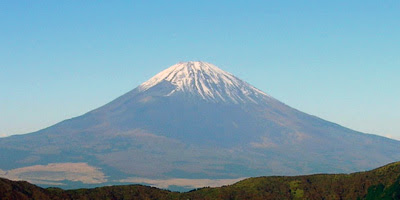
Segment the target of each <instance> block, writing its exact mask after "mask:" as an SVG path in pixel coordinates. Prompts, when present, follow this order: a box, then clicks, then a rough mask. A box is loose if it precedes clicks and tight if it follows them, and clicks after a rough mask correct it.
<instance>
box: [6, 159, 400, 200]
mask: <svg viewBox="0 0 400 200" xmlns="http://www.w3.org/2000/svg"><path fill="white" fill-rule="evenodd" d="M0 199H4V200H6V199H40V200H46V199H56V200H57V199H82V200H86V199H110V200H111V199H115V200H116V199H295V200H297V199H360V200H364V199H365V200H371V199H384V200H386V199H400V162H397V163H392V164H389V165H386V166H383V167H380V168H378V169H375V170H372V171H367V172H359V173H353V174H331V175H329V174H316V175H310V176H295V177H283V176H273V177H258V178H249V179H246V180H243V181H240V182H238V183H235V184H233V185H230V186H223V187H218V188H209V187H207V188H201V189H196V190H192V191H190V192H186V193H178V192H171V191H168V190H162V189H158V188H154V187H148V186H141V185H128V186H109V187H100V188H94V189H78V190H62V189H58V188H47V189H43V188H40V187H37V186H35V185H32V184H29V183H27V182H23V181H10V180H6V179H0Z"/></svg>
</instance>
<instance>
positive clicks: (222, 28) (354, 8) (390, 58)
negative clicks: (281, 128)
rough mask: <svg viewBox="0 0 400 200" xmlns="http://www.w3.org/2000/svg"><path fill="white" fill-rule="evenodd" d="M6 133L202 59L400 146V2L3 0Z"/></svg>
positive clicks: (1, 70)
mask: <svg viewBox="0 0 400 200" xmlns="http://www.w3.org/2000/svg"><path fill="white" fill-rule="evenodd" d="M0 27H1V28H0V36H1V37H0V136H6V135H12V134H21V133H28V132H31V131H35V130H39V129H41V128H45V127H47V126H50V125H52V124H54V123H57V122H59V121H62V120H64V119H67V118H71V117H75V116H79V115H81V114H83V113H85V112H87V111H90V110H92V109H94V108H97V107H99V106H101V105H104V104H105V103H107V102H109V101H111V100H113V99H115V98H116V97H118V96H120V95H122V94H124V93H125V92H128V91H129V90H131V89H133V88H135V87H136V86H138V85H139V84H140V83H142V82H144V81H145V80H147V79H149V78H150V77H151V76H153V75H155V74H156V73H158V72H159V71H161V70H163V69H164V68H167V67H169V66H170V65H173V64H175V63H177V62H179V61H189V60H202V61H207V62H211V63H213V64H215V65H217V66H219V67H220V68H222V69H223V70H226V71H228V72H231V73H233V74H235V75H236V76H238V77H239V78H241V79H244V80H246V81H247V82H249V83H251V84H252V85H254V86H256V87H257V88H259V89H261V90H263V91H265V92H267V93H268V94H270V95H272V96H274V97H275V98H277V99H279V100H281V101H283V102H284V103H286V104H288V105H290V106H292V107H295V108H297V109H299V110H302V111H304V112H307V113H309V114H313V115H316V116H319V117H321V118H324V119H327V120H329V121H333V122H336V123H339V124H341V125H344V126H347V127H349V128H352V129H355V130H359V131H363V132H367V133H375V134H379V135H384V136H390V137H394V138H397V139H400V123H399V122H400V89H399V86H400V78H399V76H400V1H398V0H392V1H390V0H388V1H312V0H311V1H300V0H299V1H251V2H248V1H151V2H150V1H108V2H106V1H97V2H95V1H7V0H3V1H0Z"/></svg>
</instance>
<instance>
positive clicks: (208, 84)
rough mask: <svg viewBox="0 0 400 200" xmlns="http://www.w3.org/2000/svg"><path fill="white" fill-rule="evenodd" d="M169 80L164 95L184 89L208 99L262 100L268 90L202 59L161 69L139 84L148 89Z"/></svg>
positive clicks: (229, 100) (185, 91)
mask: <svg viewBox="0 0 400 200" xmlns="http://www.w3.org/2000/svg"><path fill="white" fill-rule="evenodd" d="M163 82H168V83H170V84H172V85H173V86H174V87H171V90H167V91H166V92H165V91H164V93H165V94H163V95H164V96H172V95H176V94H179V93H182V92H183V93H185V94H186V95H187V94H190V95H193V96H198V97H201V98H202V99H204V100H206V101H212V102H229V103H234V104H239V103H248V102H253V103H260V102H259V101H260V99H264V98H266V97H268V95H267V94H265V93H264V92H262V91H261V90H258V89H257V88H255V87H253V86H251V85H250V84H248V83H246V82H245V81H242V80H240V79H238V78H236V77H235V76H233V75H232V74H230V73H228V72H225V71H223V70H221V69H220V68H218V67H216V66H215V65H213V64H210V63H207V62H201V61H196V62H194V61H190V62H180V63H178V64H175V65H173V66H171V67H169V68H168V69H166V70H164V71H162V72H160V73H158V74H157V75H155V76H154V77H152V78H151V79H149V80H148V81H146V82H144V83H143V84H141V85H140V86H139V89H140V91H142V92H143V91H146V90H148V89H150V88H152V87H154V86H156V85H158V84H160V83H163Z"/></svg>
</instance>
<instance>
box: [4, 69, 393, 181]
mask: <svg viewBox="0 0 400 200" xmlns="http://www.w3.org/2000/svg"><path fill="white" fill-rule="evenodd" d="M399 149H400V141H396V140H391V139H388V138H385V137H381V136H377V135H372V134H365V133H360V132H357V131H354V130H350V129H348V128H345V127H342V126H340V125H338V124H335V123H332V122H328V121H325V120H323V119H320V118H318V117H316V116H312V115H309V114H306V113H303V112H301V111H299V110H296V109H294V108H291V107H290V106H288V105H285V104H284V103H282V102H280V101H278V100H276V99H275V98H273V97H271V96H269V95H268V94H266V93H264V92H263V91H261V90H259V89H257V88H255V87H253V86H251V85H250V84H248V83H246V82H245V81H243V80H240V79H239V78H237V77H235V76H234V75H232V74H230V73H228V72H225V71H223V70H221V69H219V68H218V67H216V66H214V65H212V64H210V63H206V62H181V63H178V64H176V65H173V66H171V67H169V68H168V69H166V70H164V71H162V72H160V73H159V74H157V75H156V76H154V77H152V78H151V79H149V80H148V81H146V82H144V83H142V84H141V85H139V86H138V87H137V88H135V89H133V90H132V91H130V92H128V93H126V94H124V95H122V96H121V97H119V98H117V99H115V100H114V101H112V102H110V103H108V104H106V105H104V106H102V107H100V108H97V109H95V110H93V111H90V112H88V113H86V114H84V115H82V116H79V117H76V118H72V119H68V120H65V121H62V122H60V123H58V124H55V125H53V126H50V127H48V128H45V129H43V130H40V131H37V132H34V133H29V134H25V135H16V136H11V137H7V138H1V139H0V160H1V162H0V176H3V177H6V178H9V179H14V180H16V179H24V180H28V181H31V182H33V183H36V184H39V185H44V186H53V185H60V186H61V187H64V188H74V187H75V188H76V187H81V186H82V185H84V186H92V185H94V186H97V185H109V184H123V183H145V184H150V185H156V186H159V187H164V188H168V187H169V188H171V187H174V186H179V187H187V188H194V187H202V186H217V185H223V184H229V183H232V182H235V181H238V180H240V179H242V178H244V177H252V176H265V175H298V174H311V173H345V172H354V171H360V170H368V169H372V168H375V167H378V166H381V165H384V164H387V163H389V162H393V161H398V160H400V151H399Z"/></svg>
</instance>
